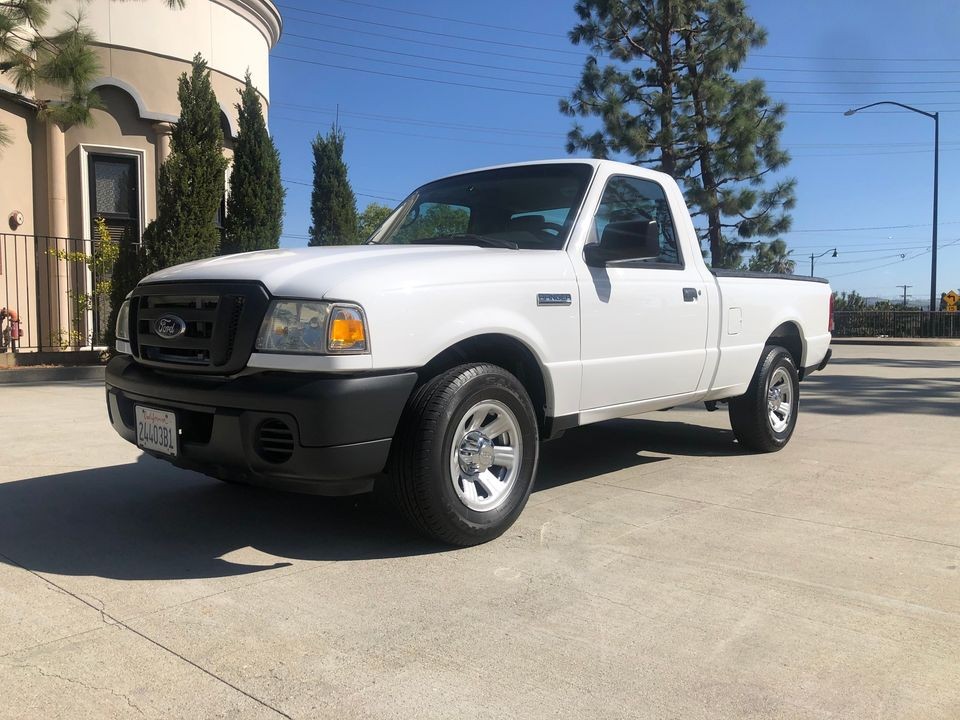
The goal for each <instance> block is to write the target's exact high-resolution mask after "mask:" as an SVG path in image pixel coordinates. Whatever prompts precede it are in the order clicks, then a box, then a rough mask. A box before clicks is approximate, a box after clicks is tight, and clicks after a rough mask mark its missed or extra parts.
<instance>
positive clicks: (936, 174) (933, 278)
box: [844, 100, 940, 312]
mask: <svg viewBox="0 0 960 720" xmlns="http://www.w3.org/2000/svg"><path fill="white" fill-rule="evenodd" d="M877 105H896V106H897V107H900V108H903V109H904V110H909V111H910V112H915V113H918V114H920V115H925V116H926V117H928V118H932V119H933V240H932V245H931V255H930V312H933V311H934V310H936V309H937V307H939V306H938V305H937V304H936V298H937V197H938V195H939V194H940V193H939V187H940V113H938V112H932V113H930V112H927V111H926V110H919V109H917V108H915V107H911V106H909V105H904V104H903V103H899V102H894V101H893V100H881V101H880V102H875V103H870V104H869V105H864V106H863V107H858V108H854V109H853V110H847V111H846V112H845V113H844V115H846V116H850V115H853V114H854V113H858V112H860V111H861V110H866V109H867V108H872V107H876V106H877Z"/></svg>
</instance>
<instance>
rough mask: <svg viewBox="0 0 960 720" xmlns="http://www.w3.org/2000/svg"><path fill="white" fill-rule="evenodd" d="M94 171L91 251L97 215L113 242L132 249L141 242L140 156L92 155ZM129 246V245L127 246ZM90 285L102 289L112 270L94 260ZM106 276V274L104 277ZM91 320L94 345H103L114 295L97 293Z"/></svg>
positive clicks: (94, 246)
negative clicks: (105, 270)
mask: <svg viewBox="0 0 960 720" xmlns="http://www.w3.org/2000/svg"><path fill="white" fill-rule="evenodd" d="M88 166H89V173H90V178H89V180H90V215H89V217H90V223H91V228H90V237H91V239H92V242H91V247H90V253H91V254H93V255H96V253H97V251H98V244H99V242H100V237H99V235H98V233H97V225H96V221H97V218H103V221H104V223H105V224H106V226H107V232H108V233H109V234H110V240H111V242H115V243H119V245H120V248H121V252H123V251H124V250H126V251H130V250H132V248H131V247H130V246H132V245H135V244H137V243H139V242H140V168H139V162H138V158H136V157H131V156H129V155H103V154H91V155H90V156H89V157H88ZM125 246H126V247H125ZM91 265H92V269H91V272H90V277H88V287H89V288H91V289H93V294H95V293H96V289H97V288H101V287H102V285H101V283H102V282H103V281H104V280H109V279H110V276H109V272H104V271H102V270H100V269H99V266H98V264H97V263H91ZM100 275H102V277H100ZM91 305H92V307H91V313H92V315H91V316H90V317H89V319H88V322H89V323H90V328H91V332H90V335H91V344H92V345H102V344H103V339H104V338H105V337H106V336H107V332H106V330H107V327H106V326H107V322H108V319H109V317H110V298H109V297H107V296H105V295H102V294H100V295H97V296H96V297H95V299H94V302H92V303H91Z"/></svg>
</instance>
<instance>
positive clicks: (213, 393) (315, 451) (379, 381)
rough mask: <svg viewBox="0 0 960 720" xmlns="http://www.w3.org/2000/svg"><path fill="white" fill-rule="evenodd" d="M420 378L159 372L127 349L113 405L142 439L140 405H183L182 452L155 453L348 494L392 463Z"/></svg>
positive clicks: (223, 472) (195, 465)
mask: <svg viewBox="0 0 960 720" xmlns="http://www.w3.org/2000/svg"><path fill="white" fill-rule="evenodd" d="M416 380H417V375H416V373H397V374H391V375H375V376H371V375H363V376H350V377H342V376H334V375H318V374H313V373H292V372H264V373H257V374H253V375H244V376H240V377H235V378H209V377H196V376H190V377H187V376H179V375H173V374H165V373H159V372H156V371H153V370H150V369H148V368H144V367H142V366H139V365H137V364H136V363H135V362H134V361H133V360H132V359H131V358H129V357H126V356H121V357H117V358H114V359H113V360H111V361H110V363H109V364H108V365H107V370H106V384H107V388H106V389H107V409H108V411H109V414H110V422H111V423H112V424H113V427H114V429H116V431H117V432H118V433H119V434H120V435H121V436H122V437H123V438H124V439H126V440H128V441H129V442H131V443H134V444H136V441H137V430H136V411H135V407H136V406H137V405H143V406H147V407H150V408H156V409H160V410H170V411H172V412H174V413H175V414H176V418H177V428H178V432H179V434H178V438H177V455H176V457H172V456H169V455H162V454H157V453H151V454H154V455H155V456H156V457H159V458H162V459H164V460H168V461H170V462H172V463H173V464H174V465H177V466H179V467H183V468H187V469H190V470H196V471H199V472H202V473H204V474H207V475H212V476H214V477H219V478H223V479H228V480H237V481H241V482H250V483H255V484H269V485H279V486H283V487H287V488H289V489H293V490H300V491H306V492H316V493H320V494H327V495H345V494H351V493H355V492H363V491H365V490H367V489H369V488H370V486H371V483H372V478H373V477H374V476H376V475H377V474H379V473H381V472H382V471H383V469H384V467H385V465H386V462H387V456H388V455H389V452H390V443H391V439H392V438H393V435H394V432H395V431H396V427H397V423H398V422H399V420H400V414H401V413H402V412H403V408H404V406H405V405H406V402H407V398H408V397H409V395H410V392H411V390H412V389H413V386H414V384H415V383H416ZM265 428H268V430H266V431H265ZM283 428H286V431H284V430H283ZM285 433H288V435H289V443H288V444H287V434H285ZM278 436H279V437H280V439H281V440H282V442H281V444H280V446H279V449H278V445H277V438H278Z"/></svg>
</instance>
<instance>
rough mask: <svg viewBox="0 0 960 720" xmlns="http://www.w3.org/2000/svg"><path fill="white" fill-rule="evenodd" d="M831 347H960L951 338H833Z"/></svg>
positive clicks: (959, 342) (958, 341)
mask: <svg viewBox="0 0 960 720" xmlns="http://www.w3.org/2000/svg"><path fill="white" fill-rule="evenodd" d="M830 344H831V345H890V346H893V347H960V340H953V339H950V338H833V339H832V340H831V341H830Z"/></svg>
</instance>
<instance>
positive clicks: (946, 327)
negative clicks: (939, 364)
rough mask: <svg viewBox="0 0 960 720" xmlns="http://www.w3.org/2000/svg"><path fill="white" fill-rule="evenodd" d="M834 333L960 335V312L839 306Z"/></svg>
mask: <svg viewBox="0 0 960 720" xmlns="http://www.w3.org/2000/svg"><path fill="white" fill-rule="evenodd" d="M833 323H834V328H833V336H834V337H899V338H960V313H955V312H929V311H927V310H838V311H837V312H835V313H834V315H833Z"/></svg>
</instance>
